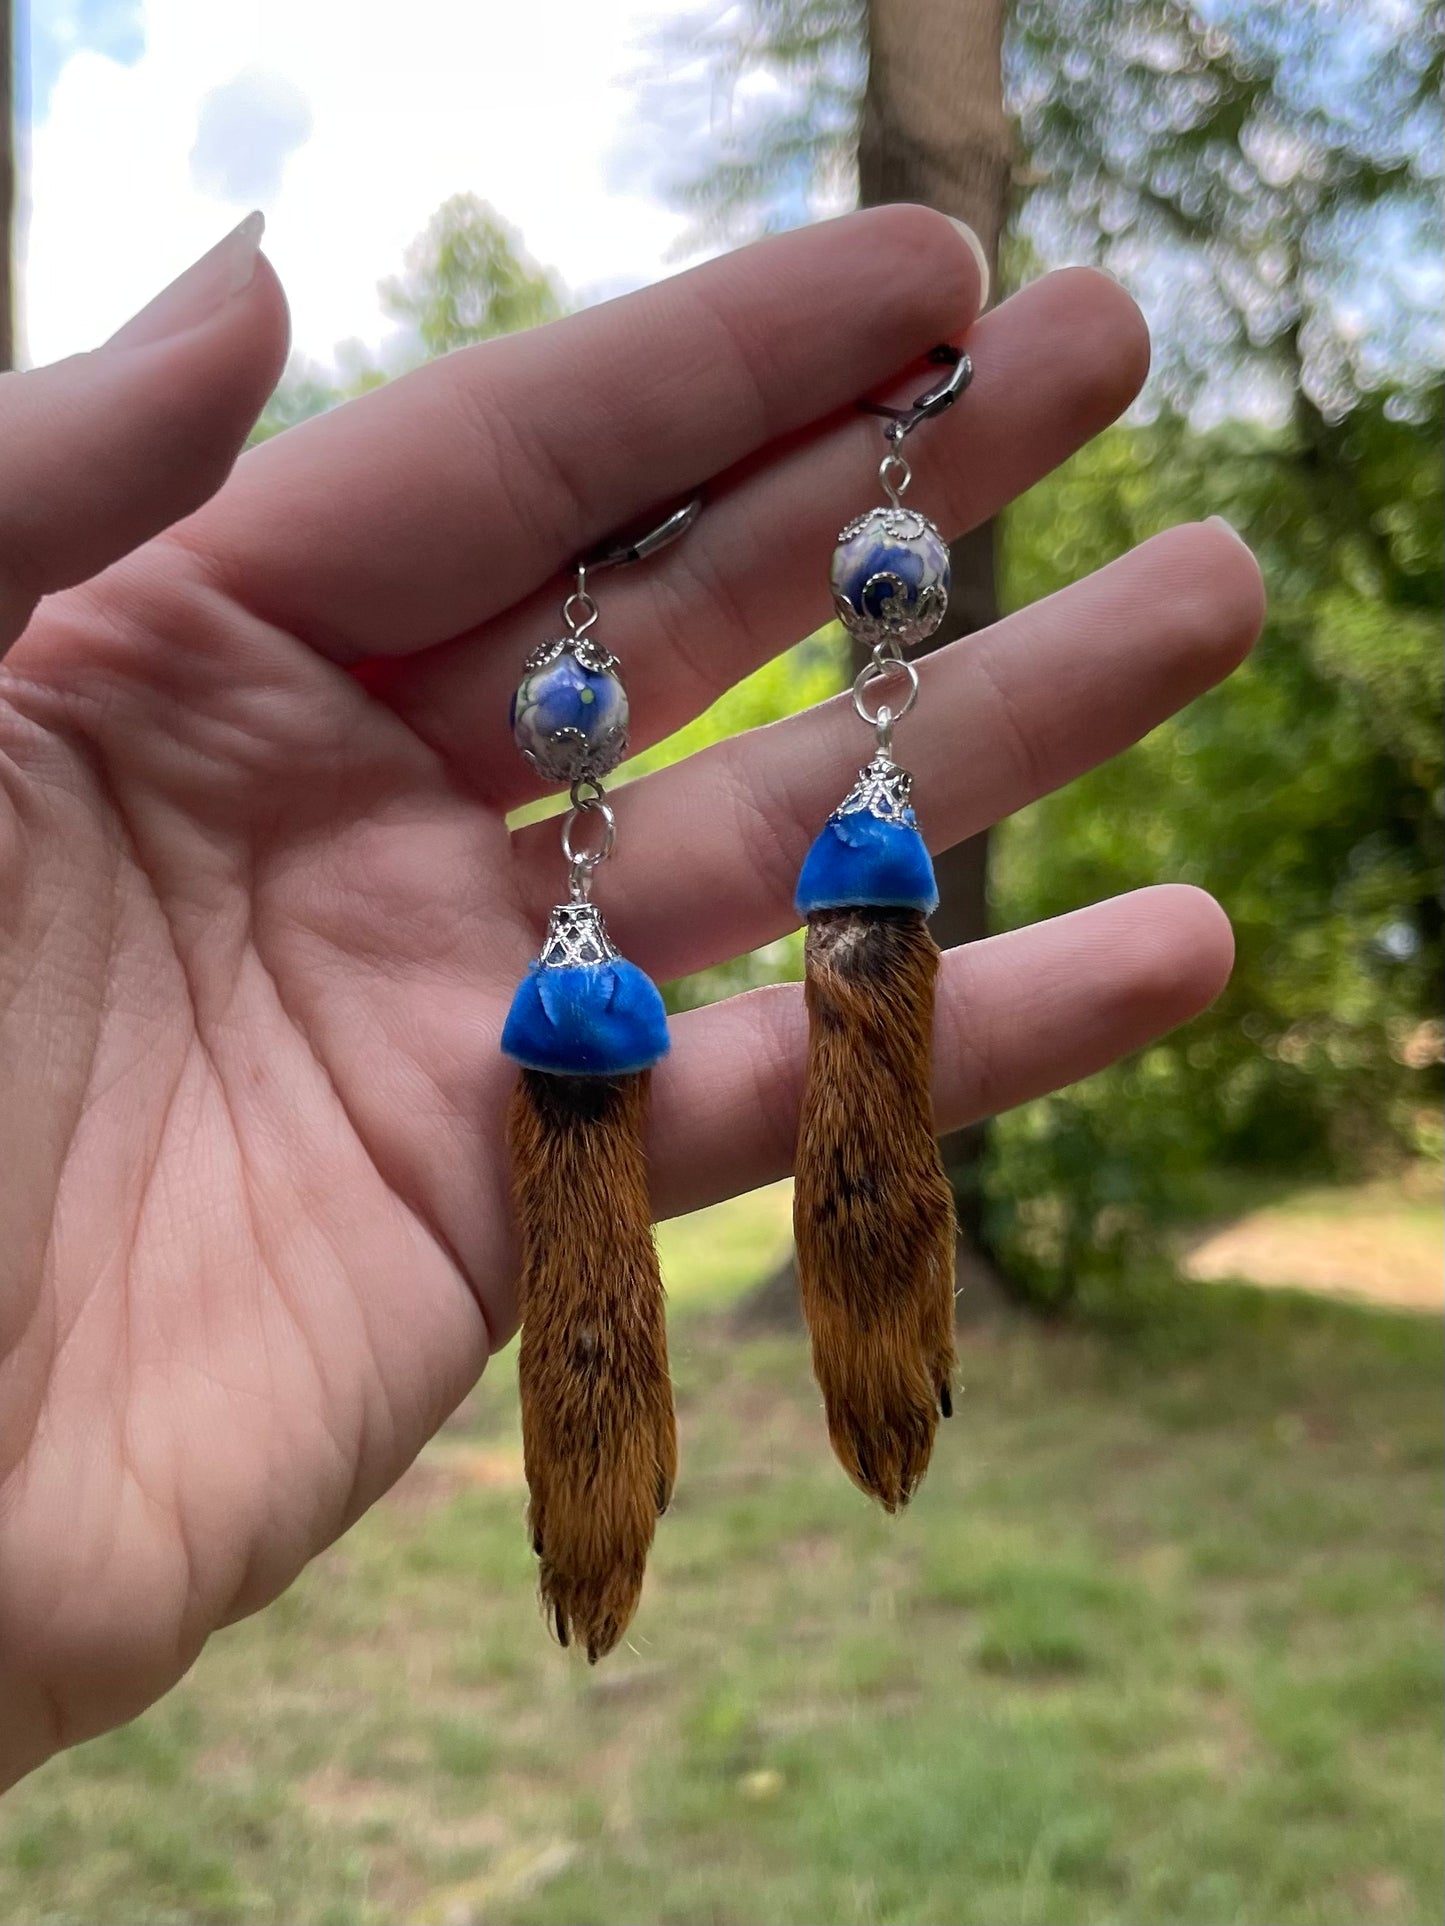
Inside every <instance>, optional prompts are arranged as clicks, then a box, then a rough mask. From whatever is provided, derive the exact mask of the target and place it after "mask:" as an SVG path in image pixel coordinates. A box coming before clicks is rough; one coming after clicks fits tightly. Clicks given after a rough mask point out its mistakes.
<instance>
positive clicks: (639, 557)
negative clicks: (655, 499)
mask: <svg viewBox="0 0 1445 1926" xmlns="http://www.w3.org/2000/svg"><path fill="white" fill-rule="evenodd" d="M701 513H702V496H701V495H694V496H693V498H692V500H691V501H690V502H685V503H684V504H683V506H682V507H681V508H675V509H674V510H673V512H672V513H671V514H670V515H669V516H668V517H667V519H666V520H665V521H661V522H659V523H658V524H657V527H656V528H653V529H649V530H648V532H647V534H645V535H639V536H637V537H636V538H635V539H633V540H631V541H629V540H627V539H625V538H624V539H622V540H615V539H614V540H612V541H608V542H604V543H603V544H602V546H601V547H600V548H597V549H594V550H593V551H592V553H591V554H590V555H584V556H583V558H582V560H581V561H580V562H578V564H577V592H578V594H579V595H580V594H583V593H585V577H586V572H587V570H588V569H592V570H593V571H594V572H595V571H596V570H597V569H600V568H626V567H627V566H628V565H629V564H630V563H632V562H646V561H648V560H649V559H650V558H651V557H652V556H654V555H657V554H660V553H661V551H662V550H663V549H665V548H671V546H672V544H673V543H674V542H675V541H676V540H677V539H678V537H679V536H680V535H686V533H687V531H688V530H689V529H690V528H691V527H692V525H693V523H694V522H695V521H696V520H697V518H698V516H699V515H700V514H701Z"/></svg>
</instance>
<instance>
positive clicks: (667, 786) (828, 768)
mask: <svg viewBox="0 0 1445 1926" xmlns="http://www.w3.org/2000/svg"><path fill="white" fill-rule="evenodd" d="M1263 609H1264V603H1263V590H1262V587H1261V584H1260V577H1259V569H1258V566H1257V564H1256V562H1255V560H1254V557H1253V556H1252V555H1251V554H1250V552H1249V550H1248V549H1247V548H1246V547H1245V545H1244V543H1243V542H1241V541H1240V539H1239V537H1238V536H1237V535H1236V534H1235V533H1234V531H1233V530H1232V529H1230V528H1229V527H1228V526H1227V525H1226V524H1224V523H1223V522H1203V523H1198V524H1195V525H1191V526H1188V527H1184V528H1177V529H1172V530H1170V531H1169V533H1167V534H1165V535H1158V536H1155V537H1154V538H1153V540H1151V541H1148V542H1145V543H1144V544H1143V545H1142V546H1141V547H1139V548H1137V549H1135V550H1133V551H1132V553H1130V554H1128V555H1125V556H1123V557H1121V558H1120V559H1119V560H1118V561H1117V562H1112V563H1110V564H1109V566H1108V567H1107V568H1103V569H1100V570H1099V571H1098V573H1097V574H1095V575H1090V576H1087V577H1086V578H1085V579H1084V580H1083V581H1081V582H1076V583H1074V584H1073V585H1072V586H1071V587H1069V588H1067V589H1063V590H1061V591H1060V592H1059V593H1058V594H1057V595H1053V596H1050V597H1049V598H1048V599H1047V600H1045V601H1042V602H1036V603H1035V604H1034V605H1033V606H1032V607H1030V608H1027V609H1023V610H1021V611H1020V612H1019V613H1018V614H1017V615H1011V616H1009V617H1008V618H1007V619H1006V620H1005V621H1002V622H1000V623H998V624H996V626H995V627H993V628H992V629H988V630H985V631H984V632H982V633H981V634H979V635H976V636H972V637H968V638H966V639H965V640H963V641H960V642H955V643H953V644H951V645H950V646H949V647H948V648H946V649H940V650H939V651H938V653H937V654H936V655H932V656H929V657H927V658H926V659H925V660H923V661H922V662H920V663H919V664H918V672H919V683H920V688H919V700H918V707H917V709H916V710H915V711H914V713H913V715H912V717H910V719H909V720H908V722H907V723H906V724H904V725H903V727H902V728H901V729H900V731H899V739H898V743H897V747H896V753H897V756H898V758H899V760H900V761H901V762H902V763H903V765H904V766H905V767H906V768H908V769H910V770H911V771H912V772H913V775H914V777H915V783H914V791H913V796H914V803H915V806H916V808H917V810H918V813H919V823H920V827H921V828H922V829H923V831H924V833H925V835H926V836H927V838H928V840H929V842H930V844H931V845H932V846H933V848H935V849H946V848H949V847H951V846H952V845H953V844H954V843H957V842H961V841H962V840H963V839H964V837H966V836H971V835H973V834H974V833H975V831H977V830H980V829H983V828H986V827H987V826H988V825H989V824H991V823H995V822H997V821H999V820H1000V818H1002V817H1004V816H1007V815H1009V814H1010V813H1011V812H1012V811H1014V810H1016V809H1020V808H1022V807H1023V805H1024V804H1025V803H1028V802H1031V801H1033V800H1034V798H1035V797H1038V796H1042V795H1046V794H1047V793H1048V792H1049V791H1050V790H1052V789H1057V788H1058V787H1059V786H1060V785H1061V784H1062V783H1065V782H1068V781H1069V780H1070V779H1071V778H1072V777H1074V776H1077V775H1079V774H1080V773H1081V772H1082V771H1083V770H1085V769H1088V768H1091V767H1093V766H1094V765H1095V764H1096V763H1100V762H1104V761H1107V759H1108V758H1109V757H1110V756H1113V755H1116V754H1117V753H1118V752H1119V751H1120V750H1121V749H1123V748H1125V747H1126V746H1127V745H1128V744H1129V743H1131V742H1135V741H1137V740H1138V739H1139V737H1141V736H1143V735H1146V734H1147V733H1148V731H1149V730H1150V729H1152V728H1154V727H1155V726H1156V725H1157V724H1158V723H1160V722H1162V721H1163V720H1164V719H1165V718H1166V717H1167V716H1169V715H1172V714H1173V713H1174V711H1175V710H1176V709H1180V708H1182V707H1183V706H1184V704H1185V703H1187V702H1189V701H1191V700H1192V699H1193V698H1194V697H1195V696H1196V695H1198V694H1200V692H1201V691H1202V690H1204V689H1207V688H1208V687H1210V685H1211V684H1213V683H1215V682H1217V681H1219V680H1220V679H1221V678H1222V677H1224V676H1225V675H1227V674H1228V673H1229V671H1230V670H1231V669H1233V668H1234V667H1235V666H1236V665H1237V664H1238V662H1239V661H1240V659H1241V658H1242V657H1243V656H1244V654H1245V653H1246V652H1247V650H1248V649H1249V646H1250V644H1251V643H1252V642H1253V641H1254V639H1255V637H1256V635H1257V634H1258V633H1259V628H1260V624H1261V621H1262V619H1263ZM870 753H871V737H870V736H869V734H868V731H867V730H866V729H864V728H863V726H862V725H861V724H860V723H859V721H858V718H857V716H856V715H855V714H854V711H853V706H852V702H851V700H850V698H849V697H848V696H847V695H843V696H839V697H836V698H834V699H833V700H832V701H830V702H825V703H823V704H821V705H820V706H819V707H818V708H816V709H811V710H808V711H807V712H806V713H805V714H803V715H800V716H793V717H791V718H789V720H787V721H786V722H780V723H774V724H773V725H772V726H771V727H769V728H766V729H756V730H753V731H751V732H750V733H749V734H747V735H743V736H737V737H734V738H733V739H732V740H730V741H728V742H722V743H718V744H717V745H716V746H714V747H713V748H710V749H707V750H704V751H702V752H701V753H700V754H698V755H695V756H691V757H689V758H688V759H687V760H686V761H685V762H681V763H677V764H675V765H674V766H673V767H672V768H670V769H664V770H660V771H658V772H657V774H655V775H652V776H647V777H644V778H642V779H641V780H640V781H638V782H635V783H629V784H628V785H627V786H626V787H625V788H623V789H621V790H619V791H617V792H616V793H615V795H614V796H613V798H612V801H613V804H614V807H615V810H616V816H617V855H616V856H615V858H614V859H613V861H612V862H610V863H609V864H608V867H607V874H606V890H605V902H606V909H607V920H608V925H609V927H610V929H611V931H612V935H613V938H614V940H615V941H616V942H617V943H618V945H619V947H620V948H621V949H622V951H623V952H624V954H626V955H628V956H631V957H633V958H634V959H635V960H636V961H637V962H639V963H640V964H642V965H643V967H644V968H645V969H647V970H649V971H650V972H651V973H652V974H653V975H654V976H656V977H658V978H659V979H667V978H669V977H674V976H682V975H685V974H686V973H687V972H688V971H690V970H695V969H701V968H704V967H706V966H707V965H709V964H711V963H715V962H717V961H719V960H720V959H722V958H725V957H730V956H736V955H738V954H740V953H741V952H742V951H744V950H749V949H754V948H756V947H757V945H758V944H760V943H766V942H770V941H771V940H772V939H773V938H774V937H777V936H780V935H781V934H782V933H783V932H784V931H785V930H788V929H791V928H793V927H794V925H795V923H796V921H797V919H796V916H795V915H794V912H793V907H792V902H793V890H794V886H795V885H796V882H797V877H798V870H799V867H800V865H801V863H802V860H803V857H804V855H805V854H806V852H807V849H808V846H809V844H810V843H811V841H812V839H813V837H814V836H816V835H817V833H818V830H819V828H820V827H821V825H822V823H823V821H824V819H825V818H826V817H827V815H828V813H829V811H830V810H832V809H833V808H834V807H835V806H836V805H837V804H838V802H839V801H841V799H842V797H843V795H844V793H845V792H846V790H847V789H848V787H849V785H850V784H851V782H852V780H853V775H854V772H855V771H856V769H857V768H858V766H859V765H860V764H861V763H862V762H864V761H866V760H867V757H868V755H869V754H870ZM556 836H557V828H556V824H555V823H547V822H543V823H537V824H534V825H532V826H531V827H529V828H527V829H523V830H520V831H518V833H517V837H516V846H517V849H518V857H519V872H520V873H521V874H523V875H527V876H531V877H534V878H535V879H536V889H537V896H536V900H535V904H534V913H535V915H536V916H537V917H538V919H539V920H540V918H541V917H542V916H543V915H544V914H545V899H546V895H547V888H548V885H549V883H553V884H554V883H555V876H556ZM554 893H555V892H554Z"/></svg>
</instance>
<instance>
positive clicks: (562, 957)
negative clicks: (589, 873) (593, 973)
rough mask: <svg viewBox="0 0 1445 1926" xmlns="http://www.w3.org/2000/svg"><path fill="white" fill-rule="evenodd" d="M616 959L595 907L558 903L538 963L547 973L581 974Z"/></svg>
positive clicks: (551, 916) (600, 915)
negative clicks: (550, 971)
mask: <svg viewBox="0 0 1445 1926" xmlns="http://www.w3.org/2000/svg"><path fill="white" fill-rule="evenodd" d="M616 955H617V951H616V950H615V949H614V948H613V946H612V939H611V937H610V936H609V935H608V934H607V925H606V924H605V923H604V922H603V920H602V912H601V910H600V909H598V907H597V905H596V904H595V903H558V904H557V906H556V908H555V909H554V910H553V911H552V913H551V915H550V916H549V917H548V919H547V935H546V938H545V940H544V942H543V944H542V950H541V954H540V955H539V956H538V958H537V962H538V963H539V965H540V966H541V968H542V969H544V970H582V969H588V968H590V967H591V966H592V965H593V964H596V963H610V962H611V961H612V959H613V958H614V957H615V956H616Z"/></svg>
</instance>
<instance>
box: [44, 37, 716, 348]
mask: <svg viewBox="0 0 1445 1926" xmlns="http://www.w3.org/2000/svg"><path fill="white" fill-rule="evenodd" d="M662 4H663V0H531V4H528V3H527V0H405V4H404V5H398V4H396V0H31V6H30V21H29V29H28V36H29V62H28V65H29V73H30V99H29V119H30V123H31V131H30V136H29V141H30V157H29V194H28V201H29V205H28V208H27V209H26V210H25V219H26V227H27V232H26V239H25V253H24V270H23V272H24V288H23V305H22V313H23V326H24V347H25V359H26V360H27V361H28V362H29V363H31V364H38V363H41V362H45V361H52V360H55V359H57V358H58V357H59V356H61V355H65V354H70V353H73V352H75V351H76V350H78V349H82V348H88V347H91V346H94V345H95V344H96V343H97V342H99V341H101V340H103V339H104V338H105V337H106V335H108V334H110V333H111V332H113V330H114V329H115V328H116V327H118V326H119V325H120V323H121V322H122V321H123V320H124V319H125V318H126V317H127V316H128V315H129V314H131V313H133V312H134V311H135V310H136V309H137V308H138V307H141V306H142V305H143V304H144V303H145V302H146V301H147V300H148V299H149V298H150V297H151V295H152V294H154V293H155V292H156V291H157V290H158V289H159V288H160V287H162V286H163V285H164V284H165V283H166V282H167V281H168V280H170V279H171V278H172V277H173V276H174V275H176V274H177V273H179V272H180V271H181V269H182V268H184V267H185V266H186V264H187V263H188V262H189V261H190V260H192V259H193V258H194V257H195V256H196V255H198V254H200V253H201V252H203V251H204V250H205V249H206V248H207V247H209V246H210V245H211V244H212V243H213V242H214V241H216V240H218V239H219V238H220V236H221V235H222V234H223V233H225V231H226V230H227V229H228V228H230V227H232V226H234V225H235V223H236V222H237V221H238V220H239V219H240V218H241V217H242V216H243V215H244V214H246V213H247V212H248V211H249V210H250V209H251V208H253V207H259V208H260V209H261V210H262V211H263V212H264V213H265V215H266V223H267V230H266V243H265V245H266V251H267V253H268V254H269V255H270V257H271V259H272V261H273V262H274V263H275V265H276V267H277V269H278V271H279V272H280V275H281V278H282V281H283V282H284V283H285V286H286V290H287V293H288V295H289V297H290V300H291V310H292V320H293V328H294V345H295V347H296V349H297V350H298V351H299V352H300V353H302V354H303V355H305V356H306V357H307V358H309V359H310V360H313V361H316V362H320V363H323V364H330V363H332V362H334V360H335V350H336V348H337V346H338V344H340V343H343V342H347V341H355V340H359V341H361V342H363V343H365V344H366V345H367V347H368V348H371V349H373V350H374V349H376V348H378V347H382V346H384V343H385V341H386V339H387V337H388V335H389V334H390V333H391V331H392V328H393V324H391V323H389V322H388V321H387V320H386V318H385V317H384V316H383V314H382V312H381V309H380V307H379V305H378V302H377V294H376V284H377V282H378V281H379V280H381V279H382V278H383V277H384V276H386V275H389V274H394V273H395V272H396V271H397V270H398V269H399V267H400V266H401V261H402V256H403V254H404V252H405V249H406V247H407V244H408V243H409V242H410V241H411V240H413V239H414V238H415V237H416V236H417V235H418V234H419V233H420V232H421V231H422V229H423V228H424V227H425V226H426V223H427V220H428V219H429V217H430V216H431V214H432V213H433V212H434V211H435V209H436V208H437V207H438V206H439V205H440V204H441V202H442V201H444V200H445V199H447V197H448V196H449V195H451V194H455V193H458V192H462V191H466V190H470V191H472V192H475V193H477V194H479V195H481V196H482V198H483V199H485V200H488V201H490V202H491V203H492V204H493V206H494V207H495V208H496V209H497V211H498V212H499V213H500V214H501V215H502V216H503V217H504V218H505V219H506V220H508V221H509V222H510V223H511V224H512V225H513V226H514V227H516V228H518V229H520V231H521V233H522V235H523V237H524V239H525V242H526V245H527V248H528V251H529V252H530V253H531V254H532V255H533V256H534V258H535V259H537V260H538V261H540V262H542V263H543V264H545V265H546V266H548V267H551V268H553V269H555V271H556V272H557V274H558V275H559V276H560V278H561V280H562V281H563V283H564V284H565V285H566V286H567V287H568V288H569V289H571V290H572V292H573V293H574V294H575V295H576V296H578V297H579V298H583V299H592V298H597V297H599V296H603V295H606V294H610V293H615V292H618V291H620V290H621V289H623V288H627V287H634V286H638V285H640V284H642V283H643V282H645V281H649V280H653V279H656V278H657V276H658V275H660V274H662V273H665V272H668V271H670V270H671V269H672V268H673V267H674V266H675V265H676V257H675V250H676V246H677V244H678V242H679V240H680V238H681V236H682V233H683V230H684V227H685V225H686V223H685V218H684V217H683V216H682V215H681V214H679V213H677V212H676V211H675V210H673V209H670V208H668V207H667V206H666V205H664V203H663V201H662V199H661V198H660V197H658V196H654V195H653V194H651V193H649V192H648V190H647V184H646V179H645V173H646V170H645V169H640V168H639V167H638V166H637V165H636V164H635V161H634V163H631V164H629V162H628V161H627V158H626V156H627V153H628V151H629V147H630V144H631V141H632V135H633V132H634V129H635V123H636V114H637V99H636V90H635V88H634V86H633V84H632V80H631V76H632V75H633V74H634V73H635V71H636V69H637V68H638V66H639V64H640V62H641V60H642V58H643V51H642V47H641V44H640V43H641V41H642V38H643V36H644V35H645V33H646V30H647V28H648V26H649V24H650V23H651V22H652V21H653V20H654V19H655V18H656V16H657V14H658V12H659V8H660V6H661V5H662Z"/></svg>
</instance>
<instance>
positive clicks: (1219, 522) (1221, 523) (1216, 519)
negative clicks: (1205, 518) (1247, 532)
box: [1209, 515, 1249, 548]
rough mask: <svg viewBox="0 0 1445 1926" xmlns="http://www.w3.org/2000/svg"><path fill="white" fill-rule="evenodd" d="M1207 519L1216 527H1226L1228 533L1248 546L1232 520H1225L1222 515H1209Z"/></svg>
mask: <svg viewBox="0 0 1445 1926" xmlns="http://www.w3.org/2000/svg"><path fill="white" fill-rule="evenodd" d="M1209 520H1210V521H1211V522H1213V523H1214V525H1215V527H1216V528H1224V529H1228V531H1229V533H1230V534H1231V535H1232V536H1233V537H1234V539H1235V541H1237V542H1240V543H1242V544H1243V546H1244V547H1246V548H1248V546H1249V544H1248V543H1247V542H1246V541H1245V540H1244V537H1243V536H1242V535H1241V534H1240V532H1239V530H1238V529H1237V528H1236V527H1235V526H1234V523H1233V522H1230V521H1226V520H1225V518H1224V517H1223V515H1211V516H1210V517H1209Z"/></svg>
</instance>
